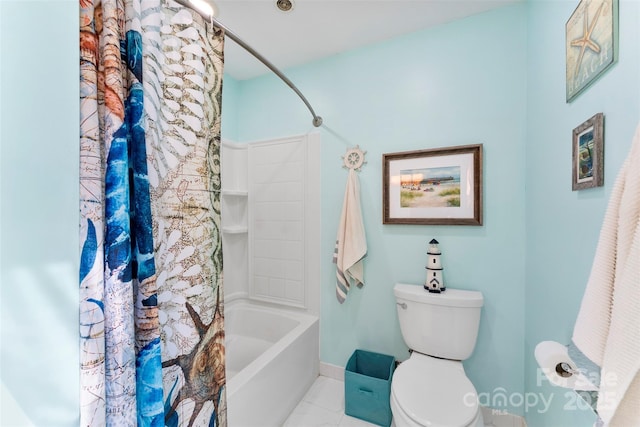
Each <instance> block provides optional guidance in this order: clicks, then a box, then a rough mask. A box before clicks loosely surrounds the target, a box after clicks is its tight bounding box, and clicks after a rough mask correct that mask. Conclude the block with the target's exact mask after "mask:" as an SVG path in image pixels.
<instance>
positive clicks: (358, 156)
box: [342, 145, 367, 172]
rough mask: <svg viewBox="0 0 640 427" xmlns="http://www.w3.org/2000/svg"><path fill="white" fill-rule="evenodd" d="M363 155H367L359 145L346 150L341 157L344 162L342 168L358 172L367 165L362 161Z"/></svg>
mask: <svg viewBox="0 0 640 427" xmlns="http://www.w3.org/2000/svg"><path fill="white" fill-rule="evenodd" d="M365 154H367V152H366V151H363V150H361V149H360V146H359V145H356V146H355V147H352V148H348V149H347V152H346V153H345V155H344V156H343V157H342V161H343V162H344V166H343V167H345V168H347V169H353V170H355V171H356V172H360V168H362V165H364V164H365V163H367V162H366V161H365V159H364V155H365Z"/></svg>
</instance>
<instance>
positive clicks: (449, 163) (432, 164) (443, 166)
mask: <svg viewBox="0 0 640 427" xmlns="http://www.w3.org/2000/svg"><path fill="white" fill-rule="evenodd" d="M382 170H383V174H382V175H383V183H382V188H383V194H382V203H383V206H382V211H383V219H382V223H383V224H426V225H482V144H477V145H464V146H457V147H446V148H435V149H428V150H418V151H405V152H400V153H389V154H383V155H382Z"/></svg>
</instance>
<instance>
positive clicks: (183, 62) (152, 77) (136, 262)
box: [80, 0, 226, 427]
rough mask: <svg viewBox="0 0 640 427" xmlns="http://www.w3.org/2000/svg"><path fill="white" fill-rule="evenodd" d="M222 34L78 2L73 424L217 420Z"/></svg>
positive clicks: (140, 10) (181, 14) (160, 12)
mask: <svg viewBox="0 0 640 427" xmlns="http://www.w3.org/2000/svg"><path fill="white" fill-rule="evenodd" d="M222 66H223V34H222V32H221V31H219V30H216V29H214V28H213V27H212V26H211V25H209V24H207V23H205V22H203V20H202V18H201V17H200V16H199V15H197V14H196V13H194V12H192V11H190V10H188V9H185V8H183V7H181V6H179V5H178V4H177V3H174V2H172V1H170V0H162V1H161V0H126V1H125V0H103V1H100V0H80V103H81V104H80V105H81V109H80V110H81V111H80V242H81V255H80V257H81V259H80V362H81V366H80V370H81V397H80V403H81V411H80V412H81V423H80V424H81V425H82V426H101V425H107V424H108V425H141V426H147V425H148V426H162V425H167V426H172V427H173V426H191V425H197V426H226V398H225V352H224V307H223V288H222V248H221V239H220V199H219V196H220V194H219V193H220V102H221V89H222Z"/></svg>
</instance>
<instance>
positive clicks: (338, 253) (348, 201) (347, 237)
mask: <svg viewBox="0 0 640 427" xmlns="http://www.w3.org/2000/svg"><path fill="white" fill-rule="evenodd" d="M364 154H365V152H364V151H362V150H360V149H359V148H358V147H356V148H352V149H350V150H347V154H346V155H345V157H343V159H344V164H345V167H347V168H348V169H349V177H348V178H347V187H346V189H345V192H344V201H343V203H342V213H341V214H340V224H339V226H338V236H337V238H336V248H335V251H334V254H333V262H334V263H335V264H336V298H337V299H338V302H339V303H340V304H342V303H343V302H344V301H345V299H346V298H347V293H348V292H349V288H350V286H351V285H353V284H355V285H356V286H357V287H359V288H361V287H362V286H363V285H364V268H363V259H364V257H365V256H366V255H367V238H366V236H365V232H364V223H363V222H362V209H361V207H360V182H359V180H358V174H357V173H356V170H359V169H360V167H361V166H362V165H363V163H364Z"/></svg>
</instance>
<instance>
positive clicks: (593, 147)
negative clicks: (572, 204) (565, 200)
mask: <svg viewBox="0 0 640 427" xmlns="http://www.w3.org/2000/svg"><path fill="white" fill-rule="evenodd" d="M572 139H573V148H572V152H573V156H572V158H573V168H572V169H573V173H572V186H571V188H572V190H573V191H577V190H583V189H585V188H592V187H602V186H603V185H604V115H603V114H602V113H598V114H596V115H595V116H593V117H591V118H590V119H589V120H587V121H585V122H584V123H582V124H581V125H580V126H578V127H577V128H575V129H574V130H573V138H572Z"/></svg>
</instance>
